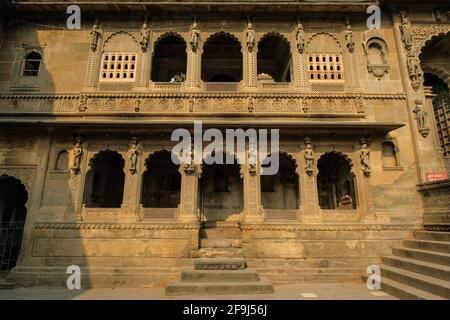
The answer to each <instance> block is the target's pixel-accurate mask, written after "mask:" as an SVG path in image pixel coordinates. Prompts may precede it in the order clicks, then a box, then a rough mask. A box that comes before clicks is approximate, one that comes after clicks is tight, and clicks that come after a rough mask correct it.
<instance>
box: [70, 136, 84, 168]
mask: <svg viewBox="0 0 450 320" xmlns="http://www.w3.org/2000/svg"><path fill="white" fill-rule="evenodd" d="M82 154H83V147H82V146H81V142H80V141H76V142H75V147H74V148H73V150H72V166H71V169H72V172H73V173H75V174H77V173H78V172H79V171H80V164H81V156H82Z"/></svg>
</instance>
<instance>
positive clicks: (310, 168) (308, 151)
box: [304, 137, 314, 176]
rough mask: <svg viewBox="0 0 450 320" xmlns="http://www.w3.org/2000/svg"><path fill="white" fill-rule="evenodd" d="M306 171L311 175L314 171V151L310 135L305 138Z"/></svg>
mask: <svg viewBox="0 0 450 320" xmlns="http://www.w3.org/2000/svg"><path fill="white" fill-rule="evenodd" d="M304 141H305V144H306V148H305V171H306V173H307V174H308V175H309V176H311V175H312V174H313V173H314V152H313V148H312V145H311V139H310V138H309V137H306V138H305V140H304Z"/></svg>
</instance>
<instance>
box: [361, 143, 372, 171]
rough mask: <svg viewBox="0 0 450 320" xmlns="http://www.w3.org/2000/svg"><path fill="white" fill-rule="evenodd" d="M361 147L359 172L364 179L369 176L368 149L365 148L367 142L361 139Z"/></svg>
mask: <svg viewBox="0 0 450 320" xmlns="http://www.w3.org/2000/svg"><path fill="white" fill-rule="evenodd" d="M359 143H360V145H361V151H360V155H359V157H360V162H361V170H362V172H363V173H364V175H365V176H366V177H368V176H369V175H370V149H369V147H368V146H367V140H366V139H364V138H362V139H361V140H360V141H359Z"/></svg>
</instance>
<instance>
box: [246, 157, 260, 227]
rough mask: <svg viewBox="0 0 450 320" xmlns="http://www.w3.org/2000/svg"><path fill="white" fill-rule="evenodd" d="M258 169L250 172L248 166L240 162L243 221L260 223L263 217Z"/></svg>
mask: <svg viewBox="0 0 450 320" xmlns="http://www.w3.org/2000/svg"><path fill="white" fill-rule="evenodd" d="M259 171H260V170H256V172H250V171H249V170H248V166H247V165H245V164H241V176H242V177H243V179H244V181H243V189H244V214H243V217H242V219H241V220H242V222H244V223H262V222H263V221H264V217H263V216H262V214H261V192H260V180H261V179H260V175H259Z"/></svg>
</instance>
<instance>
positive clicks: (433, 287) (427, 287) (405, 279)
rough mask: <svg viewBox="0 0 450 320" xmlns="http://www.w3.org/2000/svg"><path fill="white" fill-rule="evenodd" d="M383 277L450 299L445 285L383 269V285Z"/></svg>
mask: <svg viewBox="0 0 450 320" xmlns="http://www.w3.org/2000/svg"><path fill="white" fill-rule="evenodd" d="M383 277H386V278H388V279H392V280H394V281H397V282H400V283H404V284H406V285H409V286H411V287H414V288H417V289H419V290H423V291H426V292H430V293H433V294H436V295H439V296H441V297H444V298H446V299H450V290H449V289H448V288H446V287H445V286H443V285H442V286H441V285H438V284H434V283H430V282H427V281H424V280H422V279H419V278H413V277H410V276H408V275H404V274H402V273H400V272H393V271H391V270H386V269H384V268H383V267H381V283H383Z"/></svg>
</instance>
